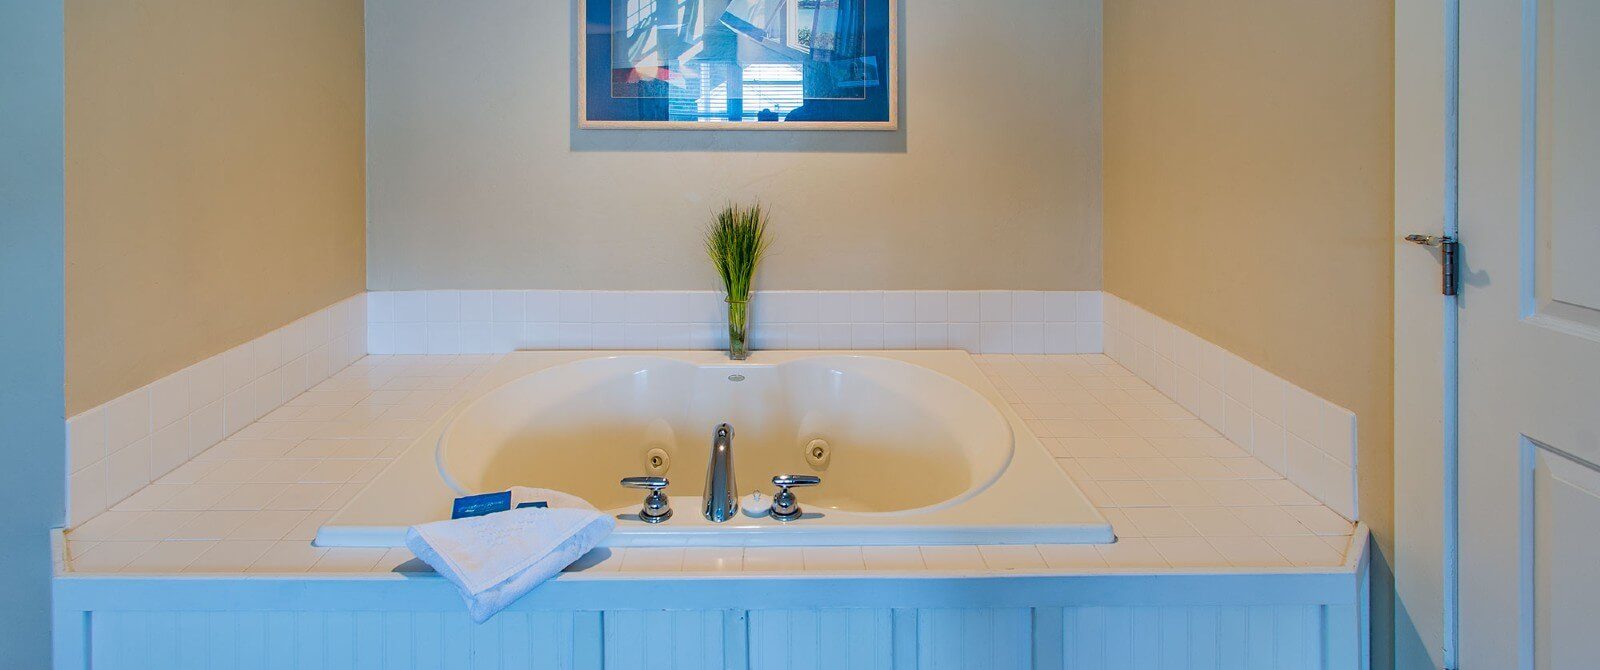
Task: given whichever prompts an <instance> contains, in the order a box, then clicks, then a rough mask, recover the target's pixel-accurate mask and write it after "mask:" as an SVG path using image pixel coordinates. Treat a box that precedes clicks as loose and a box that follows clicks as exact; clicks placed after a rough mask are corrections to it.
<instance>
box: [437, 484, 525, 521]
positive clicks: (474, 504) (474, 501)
mask: <svg viewBox="0 0 1600 670" xmlns="http://www.w3.org/2000/svg"><path fill="white" fill-rule="evenodd" d="M508 509H511V492H510V491H501V492H499V493H483V494H479V495H475V496H467V497H465V498H456V503H455V506H454V507H453V508H452V509H451V510H450V518H452V519H465V518H467V517H471V516H483V515H485V514H494V513H495V512H504V511H506V510H508Z"/></svg>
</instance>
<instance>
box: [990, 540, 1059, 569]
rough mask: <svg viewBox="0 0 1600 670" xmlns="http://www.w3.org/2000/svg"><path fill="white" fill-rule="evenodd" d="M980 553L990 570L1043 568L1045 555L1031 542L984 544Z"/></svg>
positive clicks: (1044, 566)
mask: <svg viewBox="0 0 1600 670" xmlns="http://www.w3.org/2000/svg"><path fill="white" fill-rule="evenodd" d="M978 553H979V555H980V556H981V557H982V558H983V563H984V565H986V566H988V567H989V569H990V570H1000V571H1006V570H1043V569H1045V568H1046V567H1047V566H1046V565H1045V560H1044V557H1043V556H1041V555H1040V554H1039V550H1038V549H1036V548H1034V546H1033V545H1031V544H1008V545H982V546H979V547H978Z"/></svg>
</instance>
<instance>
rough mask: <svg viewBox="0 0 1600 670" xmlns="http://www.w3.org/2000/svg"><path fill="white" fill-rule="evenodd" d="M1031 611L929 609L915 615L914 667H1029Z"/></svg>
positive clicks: (1021, 669)
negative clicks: (915, 660)
mask: <svg viewBox="0 0 1600 670" xmlns="http://www.w3.org/2000/svg"><path fill="white" fill-rule="evenodd" d="M1032 648H1033V611H1032V610H1029V609H1022V608H1016V609H949V610H945V609H930V610H920V611H919V612H918V613H917V664H916V666H915V667H918V668H925V669H928V670H941V669H944V668H961V669H963V670H965V669H968V668H973V669H976V668H993V669H994V670H1006V669H1012V668H1014V669H1016V670H1025V669H1026V668H1031V667H1033V654H1032Z"/></svg>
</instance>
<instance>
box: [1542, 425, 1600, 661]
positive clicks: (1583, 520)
mask: <svg viewBox="0 0 1600 670" xmlns="http://www.w3.org/2000/svg"><path fill="white" fill-rule="evenodd" d="M1525 444H1526V447H1525V448H1526V449H1527V450H1528V453H1529V455H1530V456H1531V460H1532V461H1533V462H1532V464H1531V465H1532V467H1531V468H1530V470H1531V473H1530V474H1531V475H1532V482H1531V485H1530V486H1528V487H1527V488H1528V490H1531V491H1532V500H1530V501H1528V502H1527V504H1526V506H1527V507H1530V508H1531V509H1532V510H1533V523H1532V524H1531V526H1532V528H1531V532H1530V533H1527V534H1526V535H1525V536H1524V544H1525V546H1526V547H1527V553H1528V555H1529V557H1530V562H1531V567H1532V573H1531V574H1528V573H1524V575H1523V579H1524V580H1530V578H1531V580H1530V581H1531V582H1532V584H1531V587H1532V593H1533V605H1534V608H1533V609H1534V611H1533V624H1534V625H1533V640H1532V644H1533V657H1534V659H1535V661H1536V662H1537V667H1539V668H1541V669H1545V668H1549V669H1551V670H1555V669H1557V668H1583V667H1593V666H1594V663H1595V659H1600V636H1597V635H1595V634H1594V621H1593V620H1592V619H1590V618H1588V617H1578V616H1572V615H1573V614H1579V613H1585V612H1593V611H1594V603H1597V602H1600V536H1597V535H1596V534H1595V529H1597V528H1600V470H1596V469H1594V467H1593V465H1592V464H1589V463H1586V462H1582V461H1579V460H1575V459H1573V458H1571V457H1570V456H1568V455H1567V454H1563V453H1560V452H1557V451H1552V450H1551V449H1550V448H1549V447H1546V446H1545V445H1542V444H1539V443H1537V442H1534V441H1532V440H1528V441H1526V442H1525ZM1527 586H1528V585H1527V584H1525V585H1524V588H1527Z"/></svg>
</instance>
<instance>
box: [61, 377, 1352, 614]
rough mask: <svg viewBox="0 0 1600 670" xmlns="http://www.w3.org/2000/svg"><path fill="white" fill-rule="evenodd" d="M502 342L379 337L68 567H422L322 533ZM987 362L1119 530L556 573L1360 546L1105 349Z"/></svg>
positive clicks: (973, 568)
mask: <svg viewBox="0 0 1600 670" xmlns="http://www.w3.org/2000/svg"><path fill="white" fill-rule="evenodd" d="M497 358H498V357H496V356H487V355H454V356H368V357H366V358H364V359H362V360H360V361H358V362H356V363H354V364H352V365H351V366H350V367H348V368H346V369H345V370H343V371H340V372H339V373H338V374H336V375H334V376H333V377H331V378H329V379H328V380H327V381H325V382H323V383H322V384H319V385H318V386H316V387H314V388H313V389H312V390H310V391H308V392H306V393H303V394H301V395H300V396H299V397H297V398H295V399H294V400H291V401H290V402H289V404H287V405H285V406H284V407H282V408H280V409H278V410H275V411H273V412H271V413H269V414H268V415H267V416H265V417H262V419H261V420H259V421H257V422H255V423H253V424H251V425H250V426H247V427H246V428H245V429H244V430H242V431H240V432H239V433H238V434H235V435H233V436H232V437H230V438H229V439H227V440H225V441H224V442H223V443H221V444H219V445H217V446H216V447H214V448H212V449H209V450H207V451H206V452H204V453H202V454H200V455H199V456H197V457H196V458H195V459H194V460H193V461H191V462H190V463H188V464H186V465H184V466H183V467H180V468H178V469H177V470H175V471H173V472H171V473H169V474H167V475H166V476H164V477H162V478H160V479H159V480H157V481H156V482H155V483H153V484H151V485H149V486H147V487H145V488H144V489H142V490H141V491H140V492H139V493H137V494H135V495H134V496H132V497H130V498H128V499H127V500H126V501H124V502H123V503H121V504H119V505H117V506H116V508H115V509H113V510H111V511H108V512H105V513H103V514H101V515H99V516H97V517H95V518H94V519H91V520H90V521H88V522H86V523H84V524H82V525H80V526H78V527H76V528H74V529H73V530H71V531H69V532H68V533H67V534H66V542H65V543H64V546H63V548H62V558H63V560H64V564H63V566H62V571H63V572H67V571H70V572H77V573H90V574H105V573H121V574H124V575H160V574H171V573H185V574H190V575H205V574H210V575H217V574H247V573H248V574H254V575H280V576H281V575H287V574H298V573H307V572H310V573H316V574H318V575H321V576H324V577H325V576H328V575H330V574H335V573H337V574H343V575H346V576H349V575H351V574H353V573H363V574H366V575H371V576H380V577H381V576H384V574H383V573H390V572H412V571H416V570H419V569H420V570H424V571H426V570H427V568H426V566H423V565H421V564H420V563H418V562H416V561H415V560H414V559H413V558H412V556H411V554H410V552H408V551H407V550H405V549H403V548H397V549H365V548H344V547H333V548H323V547H314V546H311V540H312V538H313V537H314V536H315V534H316V530H317V528H318V527H319V526H321V525H322V524H323V522H325V521H326V520H327V519H329V518H330V517H332V515H333V514H334V513H335V512H336V511H337V510H339V509H340V508H341V507H343V506H344V504H345V502H346V501H348V500H350V499H352V498H353V497H354V496H355V495H356V493H357V492H359V491H360V489H361V488H362V487H363V486H364V485H365V484H366V483H367V482H369V481H371V480H372V478H373V477H374V476H376V475H377V474H378V473H379V472H381V471H383V470H384V469H385V468H386V467H387V466H388V464H389V463H390V462H391V459H393V458H394V457H395V456H396V455H398V454H399V453H400V452H401V450H403V449H405V448H406V447H407V446H409V445H410V444H411V443H412V441H413V440H415V438H416V437H417V436H419V435H421V434H422V433H423V431H425V430H426V429H427V427H428V426H429V425H430V424H431V423H432V422H433V421H434V420H436V419H438V418H440V417H442V416H444V415H445V413H446V412H448V411H450V409H451V407H453V406H454V405H455V404H456V403H457V402H458V401H459V400H460V399H461V398H463V397H465V394H466V393H467V392H468V389H470V388H471V387H472V386H473V385H475V384H476V383H477V382H478V380H479V378H480V377H482V376H483V375H485V374H487V372H488V370H489V368H490V367H491V366H492V365H493V364H494V362H495V361H496V360H497ZM977 362H978V365H979V368H980V369H981V370H983V371H984V373H985V374H986V375H987V376H988V377H989V378H990V381H991V382H992V383H993V384H994V385H995V387H996V388H997V389H998V390H999V393H1000V394H1001V396H1002V398H1003V399H1004V400H1005V401H1006V402H1007V403H1009V404H1011V405H1012V409H1013V410H1014V411H1015V412H1016V413H1017V414H1018V415H1019V416H1021V417H1023V420H1024V421H1025V422H1028V423H1029V425H1030V427H1031V429H1032V431H1033V432H1034V433H1035V434H1037V435H1039V436H1041V441H1043V442H1044V443H1045V445H1046V447H1047V448H1048V449H1049V451H1050V452H1051V454H1052V455H1054V456H1055V457H1056V461H1055V462H1056V464H1057V465H1058V466H1060V467H1061V468H1062V469H1063V470H1065V471H1066V472H1067V473H1068V474H1069V475H1070V476H1071V477H1073V479H1074V480H1075V481H1076V482H1077V483H1078V486H1079V487H1080V488H1081V489H1082V490H1083V491H1084V493H1085V494H1086V495H1087V496H1088V497H1089V499H1090V501H1091V502H1092V503H1093V504H1094V505H1095V507H1096V508H1097V509H1099V510H1100V513H1101V514H1102V515H1104V516H1105V518H1106V519H1107V520H1108V521H1110V522H1111V525H1112V527H1113V529H1114V531H1115V533H1116V535H1117V537H1118V538H1119V540H1118V542H1117V543H1115V544H1109V545H1094V546H1076V547H1074V546H1063V545H1009V546H998V545H993V546H972V545H967V546H921V547H803V548H800V549H798V550H796V548H794V547H749V548H745V549H742V550H741V549H739V548H729V547H691V548H682V547H679V548H672V547H644V548H635V547H626V548H624V547H618V548H609V549H605V550H601V551H596V552H591V553H590V554H589V555H588V556H585V557H584V558H583V559H581V560H580V561H579V562H578V563H576V564H574V565H573V566H571V567H570V568H569V569H568V571H567V574H568V577H563V578H561V579H567V578H580V579H582V578H588V576H591V575H593V576H603V577H606V578H610V577H617V578H627V577H633V576H639V575H651V574H654V575H661V574H675V575H680V574H681V575H684V576H692V577H696V578H705V577H712V576H716V575H719V574H721V575H731V576H738V577H741V578H749V577H757V576H762V575H773V574H788V575H792V574H794V573H806V574H812V573H816V574H830V573H839V572H844V573H848V574H856V575H871V574H885V573H893V574H902V575H903V574H907V573H911V574H919V575H942V574H951V573H956V574H966V575H984V576H994V575H999V574H1015V573H1018V572H1039V573H1042V574H1060V573H1078V574H1121V573H1128V572H1133V573H1149V572H1151V571H1156V572H1163V571H1173V572H1180V573H1181V572H1185V571H1188V572H1194V571H1197V570H1198V571H1203V572H1207V573H1230V574H1250V575H1254V576H1257V577H1259V576H1261V575H1263V574H1276V573H1279V572H1284V571H1291V572H1292V571H1304V570H1326V569H1330V568H1331V567H1332V566H1338V565H1340V564H1341V563H1348V562H1349V561H1350V560H1352V558H1351V557H1352V556H1357V555H1359V554H1360V553H1361V552H1362V551H1363V550H1364V547H1365V542H1366V539H1365V534H1364V531H1363V529H1362V528H1361V527H1359V526H1357V527H1355V528H1352V526H1351V524H1350V523H1349V522H1347V521H1345V520H1344V519H1343V518H1342V517H1340V516H1339V515H1338V514H1337V513H1334V512H1332V511H1330V510H1328V509H1327V508H1326V507H1325V506H1323V505H1321V504H1319V503H1318V502H1317V500H1316V499H1314V498H1312V497H1311V496H1310V495H1309V494H1307V493H1305V492H1303V491H1301V490H1300V489H1298V488H1296V487H1295V486H1294V485H1293V484H1291V483H1289V482H1288V481H1286V480H1285V479H1284V478H1283V476H1282V475H1280V474H1278V473H1277V472H1274V471H1273V470H1272V469H1270V468H1268V467H1266V466H1264V465H1262V464H1261V463H1260V462H1259V461H1257V460H1256V459H1255V458H1253V457H1252V456H1250V455H1249V454H1248V453H1247V452H1245V451H1244V450H1243V449H1242V448H1241V447H1239V446H1238V445H1235V444H1233V443H1231V442H1229V441H1228V440H1227V439H1226V438H1224V437H1222V436H1220V435H1219V434H1218V433H1216V432H1214V431H1212V430H1211V429H1210V428H1208V427H1206V426H1205V425H1203V424H1202V423H1201V422H1200V421H1199V420H1198V419H1196V418H1194V416H1193V415H1191V414H1190V413H1188V412H1187V411H1185V410H1184V409H1183V408H1181V407H1180V406H1178V405H1177V403H1175V402H1173V401H1172V400H1170V399H1169V398H1167V397H1166V396H1164V395H1162V394H1161V393H1160V392H1158V391H1156V390H1155V389H1154V388H1152V387H1151V386H1150V385H1148V384H1146V383H1145V382H1144V381H1142V380H1140V379H1139V378H1138V377H1137V376H1135V375H1134V374H1133V373H1131V372H1129V371H1128V370H1126V369H1124V368H1122V367H1121V366H1119V365H1117V364H1116V363H1114V362H1112V361H1111V360H1110V359H1108V358H1106V357H1104V356H1100V355H1081V356H1013V355H995V356H978V357H977ZM1119 417H1128V418H1127V419H1123V418H1119ZM803 500H804V497H803V496H802V501H803ZM1352 533H1354V536H1352ZM558 581H560V579H558ZM451 596H452V597H454V594H451ZM458 602H459V601H452V605H456V604H458Z"/></svg>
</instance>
